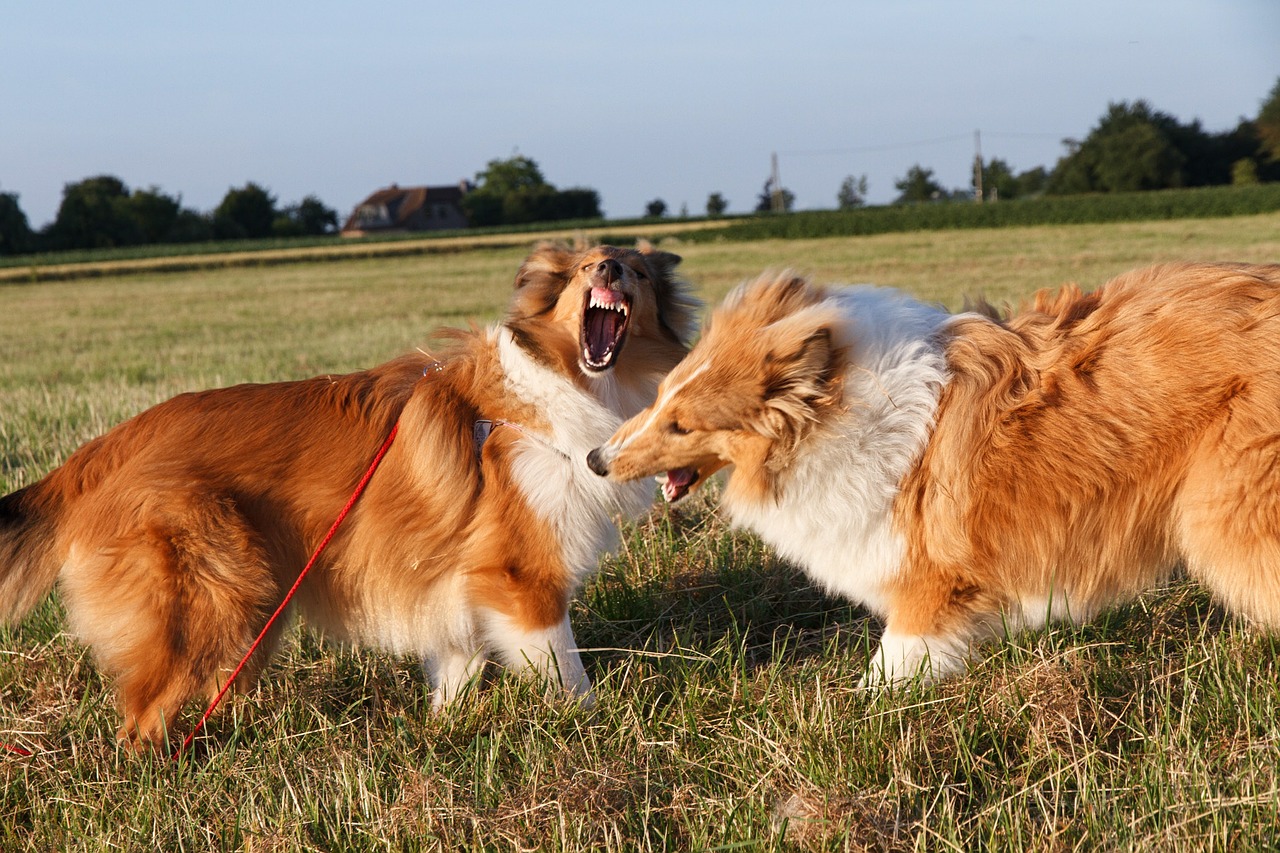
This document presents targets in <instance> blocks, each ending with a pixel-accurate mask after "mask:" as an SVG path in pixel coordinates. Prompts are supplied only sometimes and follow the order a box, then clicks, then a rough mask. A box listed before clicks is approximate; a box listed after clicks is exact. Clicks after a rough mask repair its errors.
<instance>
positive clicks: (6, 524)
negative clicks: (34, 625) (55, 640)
mask: <svg viewBox="0 0 1280 853" xmlns="http://www.w3.org/2000/svg"><path fill="white" fill-rule="evenodd" d="M40 489H41V484H39V483H37V484H35V485H32V486H27V487H26V488H24V489H19V490H18V491H16V492H14V493H13V494H10V495H6V496H5V497H3V498H0V622H10V621H13V620H16V619H20V618H22V617H23V616H25V615H26V614H27V611H29V610H31V608H33V607H35V606H36V605H37V604H39V603H40V601H41V600H42V599H43V598H44V597H45V595H46V594H48V592H49V590H50V589H52V588H53V584H54V582H55V581H56V580H57V579H58V572H59V570H60V569H61V568H62V560H61V559H60V558H59V555H58V554H57V553H56V552H55V549H54V542H53V540H54V532H55V521H56V518H55V516H56V512H55V508H54V506H51V505H50V504H51V502H50V501H48V500H47V499H42V496H41V494H40Z"/></svg>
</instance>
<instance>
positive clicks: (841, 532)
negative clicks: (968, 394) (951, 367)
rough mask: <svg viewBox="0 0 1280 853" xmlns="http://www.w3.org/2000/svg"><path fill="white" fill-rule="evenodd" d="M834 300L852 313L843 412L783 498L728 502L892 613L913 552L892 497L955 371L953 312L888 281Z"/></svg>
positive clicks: (832, 586)
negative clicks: (898, 580) (886, 599)
mask: <svg viewBox="0 0 1280 853" xmlns="http://www.w3.org/2000/svg"><path fill="white" fill-rule="evenodd" d="M830 299H831V300H832V301H834V302H836V303H837V305H838V306H839V308H840V309H841V312H842V314H843V315H844V317H845V318H846V321H845V323H844V324H843V326H842V328H840V329H839V330H838V333H837V336H836V337H837V342H838V343H839V344H840V345H841V346H843V347H845V348H846V351H847V353H848V358H849V361H850V366H849V368H848V369H847V371H846V374H845V392H844V393H845V400H844V409H843V411H842V412H841V413H840V415H839V416H837V417H836V418H835V419H834V421H833V422H831V423H827V424H823V425H822V426H821V428H820V429H818V430H817V431H815V432H814V433H813V434H812V435H810V436H809V437H808V438H807V439H806V440H805V441H804V443H803V444H802V445H801V447H800V448H799V454H798V456H797V458H796V461H795V464H794V465H792V467H791V468H790V469H788V470H787V471H785V472H783V474H782V475H781V482H780V486H781V490H780V494H779V496H778V499H777V501H776V503H773V502H765V503H754V502H753V503H745V502H740V503H739V504H738V505H729V506H728V507H727V509H728V510H729V512H730V514H731V515H732V517H733V519H734V521H735V522H737V523H739V524H742V525H744V526H746V527H749V528H751V529H752V530H755V531H756V532H757V533H758V534H760V536H761V537H762V538H763V539H764V540H765V541H766V542H768V543H769V544H770V545H772V546H773V547H774V548H775V549H777V551H778V552H779V554H781V555H782V556H783V557H785V558H787V559H789V560H791V561H793V562H795V563H796V564H797V565H799V566H800V567H801V568H803V569H804V570H805V571H806V573H808V574H809V575H810V577H812V578H813V579H814V580H815V581H817V582H818V583H820V584H821V585H822V586H823V587H824V588H826V589H827V590H829V591H831V592H834V593H838V594H840V595H843V596H845V597H847V598H849V599H851V600H853V601H856V602H858V603H861V604H864V605H866V606H867V607H869V608H870V609H871V610H873V611H875V612H877V613H881V614H883V598H882V595H883V589H884V586H885V583H886V582H887V581H888V580H890V579H891V578H892V577H893V576H894V575H895V573H896V572H897V571H898V570H899V568H900V566H901V563H902V559H903V555H904V553H905V542H904V540H903V537H902V535H901V534H900V533H899V532H898V531H895V530H894V528H893V518H892V511H893V503H894V500H895V499H896V497H897V495H898V492H899V489H900V485H901V483H902V480H903V478H904V477H905V476H906V474H907V473H908V472H909V471H910V469H911V467H912V466H913V465H914V464H915V463H916V460H917V459H918V458H919V456H920V454H921V452H922V451H923V449H924V446H925V443H926V442H927V441H928V438H929V433H930V430H931V428H932V425H933V422H934V417H935V415H936V412H937V407H938V397H939V394H940V393H941V390H942V387H943V385H944V384H945V382H946V379H947V370H946V361H945V357H944V355H943V351H942V343H941V341H940V339H939V332H940V331H941V329H942V328H943V326H944V325H945V323H946V322H947V321H948V319H949V315H948V314H946V313H945V312H944V311H942V310H941V309H938V308H934V307H932V306H928V305H925V304H923V303H920V302H917V301H916V300H914V299H911V298H909V297H907V296H905V295H903V294H901V293H898V292H897V291H894V290H889V289H884V288H873V287H865V286H859V287H850V288H843V289H840V290H836V291H834V292H833V295H832V296H831V297H830Z"/></svg>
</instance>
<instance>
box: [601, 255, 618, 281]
mask: <svg viewBox="0 0 1280 853" xmlns="http://www.w3.org/2000/svg"><path fill="white" fill-rule="evenodd" d="M596 275H597V276H599V278H600V279H601V280H602V281H603V282H604V283H605V284H613V283H614V282H615V281H618V280H619V279H621V278H622V264H620V263H618V262H617V261H615V260H614V259H613V258H605V259H604V260H603V261H601V262H600V263H598V264H596Z"/></svg>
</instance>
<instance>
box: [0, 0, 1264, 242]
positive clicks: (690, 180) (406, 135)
mask: <svg viewBox="0 0 1280 853" xmlns="http://www.w3.org/2000/svg"><path fill="white" fill-rule="evenodd" d="M1277 79H1280V2H1277V0H1070V2H1061V0H1060V1H1059V2H1051V0H843V2H835V0H828V1H827V2H811V1H810V0H788V2H786V3H759V2H748V0H674V2H672V1H671V0H658V2H649V3H634V4H625V5H624V4H617V3H608V2H599V1H598V0H597V2H594V3H588V2H557V0H546V2H541V3H530V2H520V3H515V2H505V0H488V1H487V2H459V0H454V2H447V3H445V2H429V1H428V0H417V2H410V1H409V0H371V2H367V3H351V2H330V0H311V2H307V3H300V2H292V0H274V1H272V0H258V2H244V0H220V2H217V3H174V2H172V1H171V0H167V2H158V0H137V2H130V0H124V2H121V3H102V2H100V0H59V2H42V0H7V2H6V3H5V9H4V11H3V14H2V15H0V191H2V192H10V193H17V194H18V196H19V205H20V206H21V208H22V210H23V211H24V212H25V213H26V214H27V218H28V220H29V221H30V223H31V225H32V227H33V228H39V227H42V226H43V225H45V224H46V223H48V222H49V221H51V220H52V219H53V218H54V216H55V215H56V213H57V208H58V204H59V203H60V201H61V198H62V190H63V186H64V185H65V184H67V183H70V182H74V181H78V180H81V179H83V178H86V177H91V176H94V175H101V174H110V175H115V176H117V177H119V178H121V179H122V180H123V181H124V182H125V183H126V184H127V185H128V186H129V187H130V188H135V189H136V188H148V187H153V186H154V187H158V188H159V189H160V190H161V191H163V192H165V193H167V194H169V195H175V196H180V197H181V199H182V203H183V205H184V206H186V207H191V208H195V209H197V210H201V211H208V210H212V209H213V208H214V207H216V206H217V204H218V202H219V201H221V199H222V197H223V196H224V195H225V194H226V192H227V190H228V189H230V188H232V187H241V186H244V185H245V184H246V183H248V182H249V181H253V182H256V183H258V184H259V185H261V186H264V187H266V188H267V189H268V190H270V191H271V193H272V194H273V195H274V196H275V197H276V198H277V200H278V202H279V204H280V205H282V206H283V205H287V204H292V203H296V202H297V201H299V200H301V199H302V198H303V197H304V196H307V195H316V196H318V197H319V198H320V199H321V200H322V201H323V202H324V203H325V204H327V205H328V206H330V207H332V208H334V209H336V210H337V211H338V213H339V215H340V216H341V217H345V216H346V215H347V214H348V213H349V212H350V211H351V209H352V208H353V207H354V206H355V205H356V204H357V203H358V202H359V201H360V200H362V199H363V198H364V197H365V196H367V195H368V194H369V193H371V192H372V191H374V190H375V189H378V188H379V187H383V186H387V185H389V184H392V183H398V184H401V185H415V184H432V185H435V184H453V183H456V182H457V181H459V180H461V179H464V178H474V177H475V175H476V174H477V173H478V172H481V171H483V169H484V168H485V165H486V164H487V163H488V162H489V161H490V160H494V159H505V158H507V157H510V156H512V155H514V154H520V155H524V156H526V157H530V158H532V159H533V160H534V161H536V162H537V163H538V165H539V166H540V167H541V169H542V173H543V175H544V176H545V177H546V179H547V181H549V182H550V183H552V184H554V185H555V186H557V187H559V188H561V189H565V188H569V187H589V188H592V189H595V190H597V191H598V192H599V193H600V196H601V204H602V207H603V209H604V212H605V214H606V215H607V216H609V217H612V218H622V217H634V216H640V215H642V214H643V213H644V209H645V205H646V203H647V202H649V201H651V200H654V199H662V200H663V201H665V202H666V204H667V208H668V210H669V212H671V213H673V214H675V213H679V212H680V211H681V209H682V208H686V209H687V210H688V212H689V213H691V214H701V213H702V212H704V210H705V206H706V200H707V196H708V195H709V194H711V193H713V192H718V193H720V194H722V195H723V196H724V197H725V198H726V199H728V202H729V210H730V212H744V211H748V210H751V209H753V208H754V206H755V202H756V199H757V197H758V196H759V194H760V192H761V190H762V189H763V186H764V182H765V180H766V179H767V178H768V176H769V172H770V158H771V156H772V155H773V154H775V153H776V155H777V157H778V166H779V172H780V175H781V179H782V184H783V186H784V187H786V188H787V189H789V190H791V192H793V193H794V194H795V199H796V208H798V209H816V208H831V207H834V206H835V204H836V193H837V192H838V190H839V188H840V184H841V182H842V181H843V179H844V178H845V177H846V176H847V175H855V176H857V175H866V176H867V183H868V191H869V192H868V200H869V201H870V202H871V203H877V204H878V203H886V202H889V201H891V200H892V199H893V198H894V197H895V196H896V195H897V192H896V190H895V189H894V181H896V180H899V179H901V178H902V177H903V176H904V175H906V173H907V171H908V169H910V168H911V166H913V165H920V166H923V167H924V168H928V169H932V170H933V172H934V175H935V178H936V179H937V180H938V181H939V182H940V183H941V184H942V185H943V186H946V187H948V188H956V187H967V186H969V183H970V177H971V173H972V163H973V157H974V154H975V148H976V145H977V144H980V146H981V152H982V154H983V156H984V157H986V158H991V157H999V158H1001V159H1003V160H1005V161H1006V162H1008V163H1009V164H1010V165H1011V166H1012V167H1013V168H1014V169H1015V170H1016V171H1023V170H1026V169H1030V168H1033V167H1035V166H1045V167H1047V168H1052V166H1053V165H1054V163H1056V162H1057V160H1058V158H1059V157H1060V156H1062V154H1063V153H1064V150H1065V149H1064V147H1063V140H1064V139H1066V138H1076V139H1081V138H1083V137H1085V136H1086V135H1087V134H1088V132H1089V130H1090V128H1092V127H1093V126H1094V125H1095V124H1096V123H1097V121H1098V119H1099V118H1100V117H1101V116H1102V114H1103V113H1104V112H1105V110H1106V108H1107V105H1108V104H1109V103H1112V102H1118V101H1134V100H1138V99H1145V100H1146V101H1148V102H1149V103H1150V104H1151V105H1152V106H1153V107H1155V108H1156V109H1158V110H1161V111H1163V112H1165V113H1169V114H1171V115H1173V116H1175V117H1176V118H1178V119H1179V120H1181V121H1184V122H1187V121H1191V120H1193V119H1199V120H1200V121H1201V123H1202V125H1203V126H1204V127H1205V129H1206V130H1209V131H1214V132H1216V131H1223V130H1228V129H1230V128H1232V127H1234V126H1235V125H1236V123H1237V122H1238V121H1239V120H1240V119H1241V118H1242V117H1252V116H1254V115H1256V114H1257V112H1258V108H1259V106H1260V104H1261V103H1262V101H1263V100H1264V99H1265V98H1266V97H1267V95H1268V93H1269V92H1270V90H1271V88H1272V86H1274V85H1275V83H1276V81H1277ZM975 134H977V138H976V139H975Z"/></svg>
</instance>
